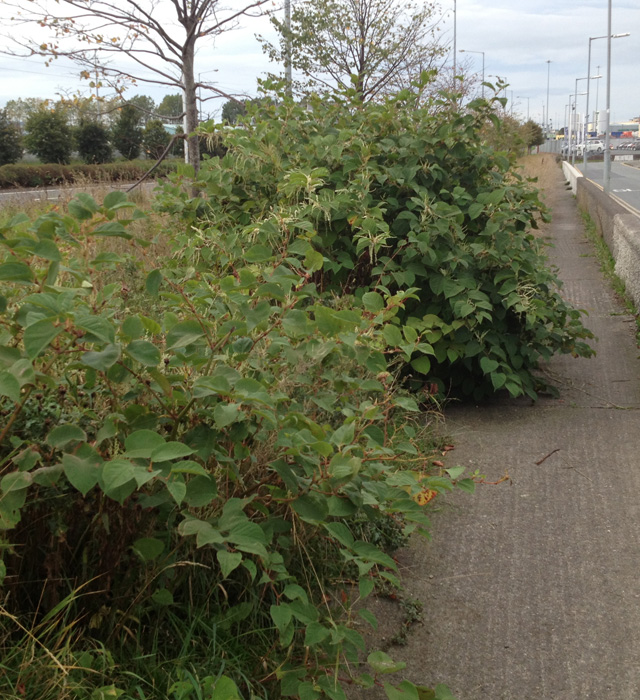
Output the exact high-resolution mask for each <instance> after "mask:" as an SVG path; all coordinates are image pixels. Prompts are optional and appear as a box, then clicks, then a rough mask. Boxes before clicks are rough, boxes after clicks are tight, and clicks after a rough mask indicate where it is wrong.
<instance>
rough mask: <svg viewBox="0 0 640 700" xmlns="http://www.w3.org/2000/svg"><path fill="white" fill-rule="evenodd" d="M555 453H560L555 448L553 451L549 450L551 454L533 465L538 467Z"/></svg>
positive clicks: (558, 449)
mask: <svg viewBox="0 0 640 700" xmlns="http://www.w3.org/2000/svg"><path fill="white" fill-rule="evenodd" d="M556 452H560V448H559V447H556V449H555V450H551V452H549V454H548V455H545V456H544V457H543V458H542V459H539V460H538V461H537V462H535V464H537V465H538V466H540V465H541V464H542V463H543V462H544V460H545V459H548V458H549V457H551V455H553V454H555V453H556Z"/></svg>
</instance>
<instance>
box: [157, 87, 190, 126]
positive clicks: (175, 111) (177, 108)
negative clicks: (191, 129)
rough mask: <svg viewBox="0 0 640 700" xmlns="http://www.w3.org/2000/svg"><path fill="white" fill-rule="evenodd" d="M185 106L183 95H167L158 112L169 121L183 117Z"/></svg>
mask: <svg viewBox="0 0 640 700" xmlns="http://www.w3.org/2000/svg"><path fill="white" fill-rule="evenodd" d="M183 112H184V107H183V105H182V95H181V94H180V93H176V94H175V95H165V96H164V97H163V98H162V101H161V102H160V104H159V105H158V109H157V113H158V116H159V117H160V118H161V119H165V120H167V121H169V120H170V121H177V120H178V119H180V118H181V117H182V114H183Z"/></svg>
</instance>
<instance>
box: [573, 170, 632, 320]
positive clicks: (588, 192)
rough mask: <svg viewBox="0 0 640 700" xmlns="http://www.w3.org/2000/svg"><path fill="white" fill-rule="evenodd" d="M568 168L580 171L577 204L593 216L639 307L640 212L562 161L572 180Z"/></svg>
mask: <svg viewBox="0 0 640 700" xmlns="http://www.w3.org/2000/svg"><path fill="white" fill-rule="evenodd" d="M565 166H567V167H566V168H565ZM568 169H570V171H575V172H576V173H577V175H576V176H575V187H576V189H575V194H576V199H577V202H578V206H579V207H580V209H582V210H583V211H585V212H587V213H588V214H589V216H590V217H591V219H592V220H593V222H594V224H595V226H596V229H597V230H598V232H599V233H600V235H601V236H602V238H603V239H604V240H605V242H606V244H607V246H608V248H609V250H610V251H611V255H612V256H613V259H614V260H615V272H616V274H617V275H618V277H620V279H621V280H622V281H623V282H624V284H625V287H626V290H627V293H628V294H629V296H630V297H631V299H633V303H634V304H635V306H636V308H640V216H638V215H637V214H634V213H632V211H631V210H630V209H629V208H627V207H626V206H625V205H624V203H622V202H620V200H617V199H616V198H615V197H611V196H609V195H607V194H605V193H604V191H603V190H602V188H601V187H600V186H598V185H596V184H595V183H593V182H592V181H591V180H588V179H587V178H585V177H582V174H581V173H579V172H578V171H576V169H575V168H573V167H572V166H571V165H569V164H568V163H563V170H564V172H565V177H567V179H568V180H569V182H571V179H570V177H569V176H573V173H571V172H570V171H569V174H567V171H568ZM572 189H573V186H572Z"/></svg>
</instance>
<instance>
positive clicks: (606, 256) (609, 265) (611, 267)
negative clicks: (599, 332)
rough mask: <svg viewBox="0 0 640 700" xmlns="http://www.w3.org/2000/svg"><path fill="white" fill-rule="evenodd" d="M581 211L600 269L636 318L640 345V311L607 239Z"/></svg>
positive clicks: (586, 214) (637, 336) (639, 343)
mask: <svg viewBox="0 0 640 700" xmlns="http://www.w3.org/2000/svg"><path fill="white" fill-rule="evenodd" d="M580 213H581V215H582V220H583V221H584V227H585V232H586V234H587V238H588V239H589V241H591V244H592V245H593V248H594V251H595V255H596V258H597V260H598V263H599V265H600V271H601V272H602V274H603V275H604V276H605V277H606V278H607V279H608V280H609V283H610V284H611V288H612V289H613V291H614V292H615V294H616V296H617V297H618V298H619V299H620V301H622V303H623V304H624V306H625V308H626V310H627V312H628V313H629V314H630V315H631V316H633V317H634V319H635V322H636V342H637V343H638V345H640V313H638V309H637V308H636V305H635V303H634V301H633V299H632V298H631V297H630V296H629V294H628V293H627V288H626V285H625V283H624V281H623V280H622V279H620V277H618V275H617V274H616V270H615V267H616V262H615V259H614V257H613V255H612V254H611V250H610V249H609V246H608V245H607V243H606V241H605V240H604V238H603V237H602V236H601V235H600V233H599V232H598V229H597V227H596V224H595V222H594V221H593V219H592V218H591V217H590V216H589V214H588V213H587V212H586V211H584V210H582V211H581V212H580Z"/></svg>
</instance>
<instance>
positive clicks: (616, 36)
mask: <svg viewBox="0 0 640 700" xmlns="http://www.w3.org/2000/svg"><path fill="white" fill-rule="evenodd" d="M625 36H629V32H625V33H624V34H612V35H611V39H621V38H622V37H625ZM607 38H608V37H607V35H606V34H604V35H603V36H590V37H589V59H588V61H587V75H591V42H592V41H596V39H607ZM601 77H602V76H601V75H598V78H601ZM590 85H591V81H590V80H589V81H588V82H587V106H586V108H585V124H586V126H585V132H586V131H588V129H589V87H590ZM583 166H584V168H585V170H586V168H587V149H586V148H585V150H584V160H583Z"/></svg>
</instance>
